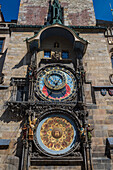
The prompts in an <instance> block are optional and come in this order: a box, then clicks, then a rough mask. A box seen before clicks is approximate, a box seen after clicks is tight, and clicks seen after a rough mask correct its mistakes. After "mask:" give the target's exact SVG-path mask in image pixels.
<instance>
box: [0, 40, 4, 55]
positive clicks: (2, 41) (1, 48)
mask: <svg viewBox="0 0 113 170" xmlns="http://www.w3.org/2000/svg"><path fill="white" fill-rule="evenodd" d="M3 44H4V38H0V53H2V50H3Z"/></svg>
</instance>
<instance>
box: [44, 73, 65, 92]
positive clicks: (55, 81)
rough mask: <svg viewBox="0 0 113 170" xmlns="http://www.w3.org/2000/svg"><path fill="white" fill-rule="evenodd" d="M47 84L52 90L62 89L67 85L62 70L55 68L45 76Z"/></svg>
mask: <svg viewBox="0 0 113 170" xmlns="http://www.w3.org/2000/svg"><path fill="white" fill-rule="evenodd" d="M45 85H46V86H47V87H48V88H49V89H52V90H60V89H62V88H63V87H64V86H65V85H66V77H65V74H63V72H62V71H59V70H53V71H50V72H49V73H47V75H46V76H45Z"/></svg>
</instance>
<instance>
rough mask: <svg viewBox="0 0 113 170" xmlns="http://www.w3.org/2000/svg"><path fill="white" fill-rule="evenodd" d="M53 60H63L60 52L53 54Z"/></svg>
mask: <svg viewBox="0 0 113 170" xmlns="http://www.w3.org/2000/svg"><path fill="white" fill-rule="evenodd" d="M52 59H55V60H60V59H61V53H60V52H58V51H55V52H54V53H53V54H52Z"/></svg>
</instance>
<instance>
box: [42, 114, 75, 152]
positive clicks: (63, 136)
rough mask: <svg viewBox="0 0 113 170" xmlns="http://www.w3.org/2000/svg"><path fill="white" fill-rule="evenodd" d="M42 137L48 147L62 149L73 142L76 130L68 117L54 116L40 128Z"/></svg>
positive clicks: (56, 149)
mask: <svg viewBox="0 0 113 170" xmlns="http://www.w3.org/2000/svg"><path fill="white" fill-rule="evenodd" d="M40 137H41V140H42V142H43V144H44V145H45V146H46V147H47V148H49V149H51V150H55V151H60V150H63V149H65V148H67V147H68V146H69V145H70V144H71V143H72V141H73V137H74V130H73V127H72V125H71V124H70V122H68V121H67V120H66V119H64V118H60V117H52V118H49V119H47V120H46V121H45V122H44V123H43V125H42V127H41V130H40Z"/></svg>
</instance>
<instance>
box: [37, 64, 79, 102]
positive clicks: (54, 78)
mask: <svg viewBox="0 0 113 170" xmlns="http://www.w3.org/2000/svg"><path fill="white" fill-rule="evenodd" d="M37 77H38V78H37V84H36V93H37V95H38V96H39V97H41V98H42V99H43V100H48V101H66V100H69V99H70V98H72V97H73V96H74V95H76V90H77V82H76V78H75V76H74V75H73V73H72V72H71V71H69V70H68V69H66V68H64V67H61V66H48V67H45V68H44V69H42V70H41V71H39V73H38V76H37Z"/></svg>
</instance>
